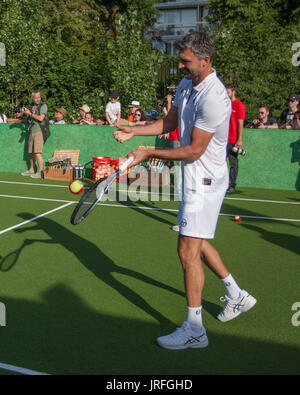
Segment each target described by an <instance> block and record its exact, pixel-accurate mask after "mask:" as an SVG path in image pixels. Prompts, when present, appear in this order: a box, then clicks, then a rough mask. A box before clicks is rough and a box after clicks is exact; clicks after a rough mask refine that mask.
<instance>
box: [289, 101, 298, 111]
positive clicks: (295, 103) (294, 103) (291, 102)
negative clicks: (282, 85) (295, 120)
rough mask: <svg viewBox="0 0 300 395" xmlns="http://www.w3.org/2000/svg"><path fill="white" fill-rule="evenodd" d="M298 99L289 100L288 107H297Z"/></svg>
mask: <svg viewBox="0 0 300 395" xmlns="http://www.w3.org/2000/svg"><path fill="white" fill-rule="evenodd" d="M298 105H299V100H289V107H290V109H291V110H293V109H295V108H298Z"/></svg>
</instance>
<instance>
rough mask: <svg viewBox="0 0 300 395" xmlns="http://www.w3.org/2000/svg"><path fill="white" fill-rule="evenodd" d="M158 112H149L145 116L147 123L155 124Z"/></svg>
mask: <svg viewBox="0 0 300 395" xmlns="http://www.w3.org/2000/svg"><path fill="white" fill-rule="evenodd" d="M157 117H158V112H157V111H156V110H149V111H148V112H146V114H145V118H146V121H147V122H154V121H156V120H157Z"/></svg>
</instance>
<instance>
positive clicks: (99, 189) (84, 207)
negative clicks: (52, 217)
mask: <svg viewBox="0 0 300 395" xmlns="http://www.w3.org/2000/svg"><path fill="white" fill-rule="evenodd" d="M133 159H134V158H133V156H131V157H130V158H128V159H127V160H126V161H125V162H124V163H122V164H121V165H120V167H119V169H118V170H117V171H115V172H114V173H112V174H110V175H109V176H108V177H105V178H102V179H100V180H99V181H97V182H96V183H95V184H94V185H93V186H92V187H91V188H89V189H88V190H87V192H86V193H85V194H84V195H83V197H82V198H81V199H80V201H79V202H78V204H77V205H76V207H75V209H74V211H73V213H72V216H71V224H73V225H78V224H80V222H82V221H83V220H84V219H85V218H86V217H87V216H88V215H89V214H90V212H91V211H92V210H93V209H94V208H95V207H96V206H97V204H98V203H99V201H100V200H101V199H102V197H103V196H104V194H105V193H107V192H108V189H109V187H110V186H111V184H112V183H113V182H114V181H115V180H116V178H117V177H118V176H119V175H120V174H122V173H123V172H124V171H125V170H126V169H127V167H128V166H129V165H130V164H131V163H132V162H133Z"/></svg>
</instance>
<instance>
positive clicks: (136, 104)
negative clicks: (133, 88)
mask: <svg viewBox="0 0 300 395" xmlns="http://www.w3.org/2000/svg"><path fill="white" fill-rule="evenodd" d="M140 105H141V104H140V102H139V101H136V100H134V101H132V102H131V104H130V105H129V107H139V106H140Z"/></svg>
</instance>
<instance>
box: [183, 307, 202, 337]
mask: <svg viewBox="0 0 300 395" xmlns="http://www.w3.org/2000/svg"><path fill="white" fill-rule="evenodd" d="M187 322H188V323H189V324H190V326H191V328H192V329H193V331H195V332H198V333H200V332H202V327H203V324H202V306H200V307H189V306H188V317H187Z"/></svg>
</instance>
